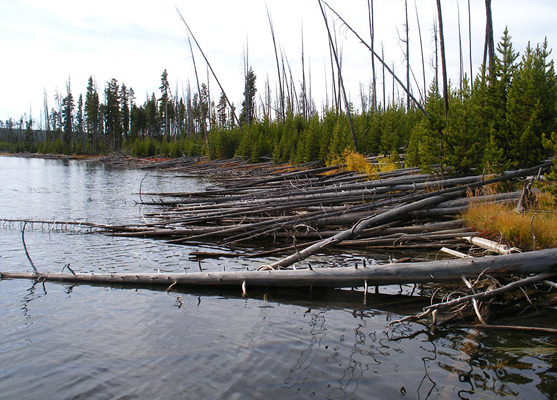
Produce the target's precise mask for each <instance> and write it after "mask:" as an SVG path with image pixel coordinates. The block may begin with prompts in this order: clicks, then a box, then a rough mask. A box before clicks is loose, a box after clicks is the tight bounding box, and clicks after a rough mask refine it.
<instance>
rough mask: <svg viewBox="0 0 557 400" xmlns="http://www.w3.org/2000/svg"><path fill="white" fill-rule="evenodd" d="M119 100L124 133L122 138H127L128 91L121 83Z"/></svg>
mask: <svg viewBox="0 0 557 400" xmlns="http://www.w3.org/2000/svg"><path fill="white" fill-rule="evenodd" d="M119 101H120V117H121V119H122V122H121V123H122V133H123V134H124V139H126V140H128V136H129V133H130V92H129V91H128V89H127V88H126V85H124V84H123V83H122V86H121V87H120V94H119Z"/></svg>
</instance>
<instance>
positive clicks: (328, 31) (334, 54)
mask: <svg viewBox="0 0 557 400" xmlns="http://www.w3.org/2000/svg"><path fill="white" fill-rule="evenodd" d="M318 3H319V8H320V9H321V14H322V15H323V20H324V21H325V27H326V28H327V37H328V38H329V46H330V47H331V51H332V53H333V56H334V60H335V64H336V66H337V72H338V81H339V86H340V89H341V91H342V97H343V99H344V106H345V108H346V115H347V116H348V122H349V123H350V133H351V134H352V144H353V146H354V150H355V151H358V146H357V144H356V135H355V134H354V124H353V123H352V113H351V112H350V103H349V102H348V96H347V95H346V89H345V88H344V81H343V79H342V68H341V65H340V61H339V57H338V54H337V50H336V46H335V44H334V42H333V38H332V36H331V30H330V29H329V22H328V20H327V15H326V14H325V10H324V9H323V5H322V4H321V0H318Z"/></svg>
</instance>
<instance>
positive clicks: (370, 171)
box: [327, 149, 399, 179]
mask: <svg viewBox="0 0 557 400" xmlns="http://www.w3.org/2000/svg"><path fill="white" fill-rule="evenodd" d="M343 164H344V165H345V169H346V171H353V172H362V173H364V174H366V175H367V176H368V177H369V179H377V174H378V173H379V172H391V171H394V170H396V169H398V168H399V166H398V163H397V161H395V157H387V156H379V157H377V163H372V162H370V161H369V160H368V159H367V158H366V156H364V155H363V154H360V153H357V152H355V151H354V150H350V149H346V150H344V152H343V153H342V156H335V157H333V158H332V159H330V160H329V161H328V162H327V166H333V165H343Z"/></svg>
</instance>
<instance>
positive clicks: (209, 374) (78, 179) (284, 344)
mask: <svg viewBox="0 0 557 400" xmlns="http://www.w3.org/2000/svg"><path fill="white" fill-rule="evenodd" d="M143 178H145V179H144V182H143V186H142V190H143V191H144V192H158V191H159V192H160V191H173V192H175V191H191V190H203V188H204V187H205V186H207V183H205V182H201V181H197V180H195V179H191V178H180V177H176V176H174V174H173V173H171V172H149V174H148V175H147V176H146V177H145V171H138V170H134V169H125V168H110V167H106V166H103V165H101V164H99V163H95V162H84V161H59V160H42V159H27V158H17V157H0V218H4V219H35V220H38V219H40V220H64V221H72V220H87V221H90V222H97V223H138V222H140V221H141V212H142V211H148V210H145V209H144V210H142V209H141V206H140V205H138V204H137V201H139V197H138V194H137V193H138V192H139V185H140V183H141V180H142V179H143ZM21 228H22V226H21V225H20V224H17V223H15V224H14V223H6V222H5V223H4V224H3V225H2V226H0V271H30V270H31V267H30V264H29V261H28V260H27V257H26V255H25V252H24V249H23V243H22V234H21ZM25 243H26V245H27V248H28V250H29V254H30V256H31V258H32V260H33V262H34V263H35V265H36V266H37V268H38V269H39V270H40V271H45V272H46V271H56V272H59V271H61V270H62V268H63V266H64V265H66V264H68V263H70V264H71V267H72V269H74V270H75V271H79V272H102V271H111V272H112V271H114V272H125V271H140V272H153V271H156V270H157V269H160V270H161V271H172V272H178V271H183V270H184V269H186V270H189V269H192V270H193V269H197V268H198V265H197V261H195V260H192V259H190V257H189V256H188V254H189V252H191V251H193V250H199V248H198V247H190V246H177V245H170V244H166V243H164V242H163V241H151V240H145V239H127V238H114V237H110V236H104V235H101V234H84V233H79V232H62V231H52V230H51V229H48V227H47V226H44V225H41V224H34V225H33V226H30V225H28V226H27V228H26V231H25ZM202 250H207V248H205V249H202ZM213 250H214V248H213ZM369 257H370V258H372V255H369ZM268 261H269V260H252V259H249V260H248V261H246V260H237V259H234V260H231V259H220V260H205V261H204V264H203V266H204V268H206V269H214V270H222V269H223V268H226V269H227V270H229V269H234V268H241V269H245V268H254V267H255V266H257V265H259V264H261V263H263V262H268ZM398 291H399V288H398V287H396V288H381V292H382V293H383V294H381V295H371V294H368V296H367V302H366V305H364V302H363V295H362V292H361V291H347V290H344V291H331V292H326V293H319V292H313V293H310V292H307V291H293V292H286V291H270V292H266V293H263V292H252V293H250V292H248V297H245V298H243V297H242V296H241V289H240V288H238V290H237V291H236V290H229V291H197V292H179V293H177V292H170V293H166V292H165V291H156V290H147V289H137V290H136V289H125V288H114V287H102V286H91V285H64V284H59V283H46V284H42V283H34V282H32V281H26V280H2V281H0V399H306V398H309V399H382V398H389V399H394V398H404V399H438V398H441V399H446V398H465V399H467V398H482V399H483V398H500V397H505V398H517V399H546V398H552V397H553V398H555V393H557V356H556V352H555V350H556V348H557V347H556V345H557V343H556V340H555V339H556V338H555V336H551V335H534V334H531V333H526V334H524V333H516V332H505V331H503V332H485V331H479V330H475V329H452V330H450V331H444V332H437V333H435V334H432V333H430V332H429V331H428V330H427V328H426V327H425V326H423V325H421V324H418V323H409V324H403V325H396V326H395V327H394V328H393V329H392V330H391V331H390V332H388V333H387V327H388V323H389V321H392V320H395V319H399V318H401V317H403V316H405V315H407V314H408V313H414V312H417V311H419V310H420V309H421V307H422V306H423V305H424V299H423V298H422V299H420V298H418V297H416V296H414V297H410V296H409V293H408V292H409V290H408V288H402V295H399V294H398Z"/></svg>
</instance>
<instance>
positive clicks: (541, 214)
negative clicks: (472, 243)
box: [462, 193, 557, 250]
mask: <svg viewBox="0 0 557 400" xmlns="http://www.w3.org/2000/svg"><path fill="white" fill-rule="evenodd" d="M514 207H515V205H514V204H502V203H488V202H473V203H472V205H471V206H470V207H469V208H468V210H467V211H465V212H464V213H463V215H462V217H463V218H464V220H465V221H466V224H467V225H468V226H470V227H471V228H472V229H474V230H476V231H478V232H481V233H482V234H483V235H485V236H487V237H489V238H491V239H493V240H496V241H500V242H504V243H506V244H508V245H511V246H515V247H519V248H521V249H522V250H533V249H536V250H539V249H543V248H552V247H557V207H556V206H555V204H554V203H553V201H552V198H551V195H549V194H547V193H542V194H538V195H536V198H535V201H534V202H533V204H531V207H530V209H529V210H527V211H526V212H524V213H518V212H516V211H515V210H514Z"/></svg>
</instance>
